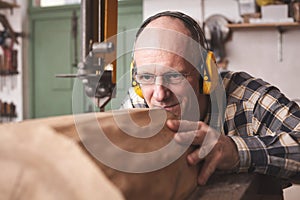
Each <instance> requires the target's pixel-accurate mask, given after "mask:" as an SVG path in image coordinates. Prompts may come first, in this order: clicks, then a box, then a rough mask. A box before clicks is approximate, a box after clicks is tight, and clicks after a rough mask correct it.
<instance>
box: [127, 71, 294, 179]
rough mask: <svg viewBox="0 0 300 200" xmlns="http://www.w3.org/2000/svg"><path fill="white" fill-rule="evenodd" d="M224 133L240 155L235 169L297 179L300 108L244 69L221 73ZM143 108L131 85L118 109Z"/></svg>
mask: <svg viewBox="0 0 300 200" xmlns="http://www.w3.org/2000/svg"><path fill="white" fill-rule="evenodd" d="M221 77H222V79H223V85H224V88H225V91H226V97H227V99H226V101H227V105H226V109H225V116H224V119H225V122H224V127H223V130H224V133H225V134H226V135H228V136H229V137H231V138H232V139H233V141H234V142H235V144H236V145H237V149H238V152H239V157H240V167H239V172H258V173H262V174H268V175H272V176H276V177H280V178H284V179H289V180H291V181H299V180H300V145H299V142H300V109H299V106H298V105H297V104H296V103H295V102H293V101H290V100H288V99H287V98H286V97H285V96H284V95H283V94H282V93H281V92H280V91H279V90H278V89H277V88H276V87H274V86H272V85H270V84H268V83H266V82H264V81H263V80H261V79H257V78H253V77H251V76H250V75H249V74H247V73H244V72H237V73H233V72H222V73H221ZM143 107H147V104H146V103H145V101H144V99H142V98H140V97H139V96H138V95H136V94H135V92H134V90H133V89H132V88H131V89H130V90H129V92H128V97H127V99H125V101H124V102H123V104H122V106H121V108H143Z"/></svg>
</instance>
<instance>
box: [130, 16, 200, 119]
mask: <svg viewBox="0 0 300 200" xmlns="http://www.w3.org/2000/svg"><path fill="white" fill-rule="evenodd" d="M201 55H202V54H201V53H200V52H199V44H198V43H197V42H195V41H194V40H193V39H192V38H191V37H190V32H189V30H188V29H187V28H186V27H185V25H184V24H183V22H182V21H181V20H179V19H174V18H171V17H160V18H158V19H155V20H153V21H152V22H150V23H149V24H148V25H147V26H146V27H145V28H144V30H143V31H142V32H141V34H140V35H139V37H138V38H137V41H136V44H135V52H134V60H135V64H136V68H137V74H150V75H151V76H152V77H153V75H154V76H155V77H156V78H155V81H154V83H153V84H148V85H147V84H141V88H142V92H143V95H144V98H145V100H146V102H147V104H148V105H149V107H150V108H157V107H158V108H163V109H165V110H168V111H170V112H172V113H173V114H175V115H176V116H178V117H180V118H184V119H190V120H192V119H195V118H196V119H197V120H198V119H199V115H200V113H199V112H200V110H199V102H200V99H201V98H200V97H203V95H202V96H201V94H200V93H199V91H200V90H199V79H200V74H199V73H198V69H196V67H197V65H199V64H200V63H201V59H200V57H201ZM202 60H203V59H202ZM170 73H180V74H183V75H187V76H184V78H183V79H182V81H180V82H179V83H177V81H176V84H173V83H170V82H172V81H168V78H166V77H168V75H169V74H170ZM166 75H167V76H166ZM146 78H149V76H148V77H146ZM202 103H203V102H201V104H202ZM203 105H204V104H203ZM201 106H202V105H201Z"/></svg>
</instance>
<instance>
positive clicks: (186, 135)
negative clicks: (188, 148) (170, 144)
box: [174, 130, 197, 144]
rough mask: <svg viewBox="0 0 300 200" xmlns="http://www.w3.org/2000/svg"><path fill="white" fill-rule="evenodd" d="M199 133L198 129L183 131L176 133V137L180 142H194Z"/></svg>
mask: <svg viewBox="0 0 300 200" xmlns="http://www.w3.org/2000/svg"><path fill="white" fill-rule="evenodd" d="M196 134H197V130H195V131H188V132H182V133H176V134H175V136H174V139H175V141H176V142H178V143H179V144H192V142H193V141H194V139H195V136H196Z"/></svg>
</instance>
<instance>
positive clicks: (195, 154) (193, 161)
mask: <svg viewBox="0 0 300 200" xmlns="http://www.w3.org/2000/svg"><path fill="white" fill-rule="evenodd" d="M198 154H199V148H198V149H196V150H195V151H193V152H192V153H190V154H189V155H188V156H187V160H188V163H189V164H191V165H196V164H197V163H198V162H200V161H201V160H202V159H200V158H199V156H198Z"/></svg>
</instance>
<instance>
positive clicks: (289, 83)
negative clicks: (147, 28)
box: [143, 0, 300, 99]
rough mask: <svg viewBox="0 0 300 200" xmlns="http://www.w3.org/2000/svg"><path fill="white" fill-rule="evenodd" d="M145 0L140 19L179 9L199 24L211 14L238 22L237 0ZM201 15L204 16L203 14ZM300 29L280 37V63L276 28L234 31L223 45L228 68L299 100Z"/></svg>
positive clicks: (289, 30) (289, 31)
mask: <svg viewBox="0 0 300 200" xmlns="http://www.w3.org/2000/svg"><path fill="white" fill-rule="evenodd" d="M203 1H204V5H205V6H204V13H202V8H201V2H202V0H186V1H184V3H183V1H181V0H165V1H160V0H144V4H143V6H144V7H143V17H144V19H145V18H147V17H148V16H150V15H152V14H154V13H156V12H159V11H163V10H179V11H182V12H185V13H187V14H189V15H191V16H193V17H194V18H195V19H198V20H199V21H200V22H202V21H203V19H202V18H203V17H202V16H203V15H204V19H206V18H207V17H209V16H210V15H212V14H222V15H224V16H226V17H227V18H228V19H230V20H232V21H234V22H237V21H240V20H241V19H240V16H239V12H238V4H237V1H236V0H222V1H221V0H209V1H208V0H203ZM202 14H203V15H202ZM299 33H300V28H294V29H287V30H286V31H285V32H284V33H283V34H282V55H281V56H282V61H279V58H280V55H279V51H278V32H277V29H276V28H266V29H243V30H234V31H233V32H232V37H231V39H230V40H229V41H228V42H227V43H226V53H227V57H228V60H229V65H228V69H229V70H233V71H246V72H248V73H250V74H251V75H253V76H255V77H260V78H262V79H264V80H265V81H267V82H270V83H272V84H273V85H275V86H277V87H278V88H279V89H280V90H281V91H282V92H283V93H285V94H286V95H287V96H288V97H289V98H291V99H298V98H300V90H298V88H297V85H298V83H297V82H298V79H299V78H298V76H299V74H300V68H299V67H297V66H298V65H299V64H298V59H297V52H300V45H299V42H300V37H299Z"/></svg>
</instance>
